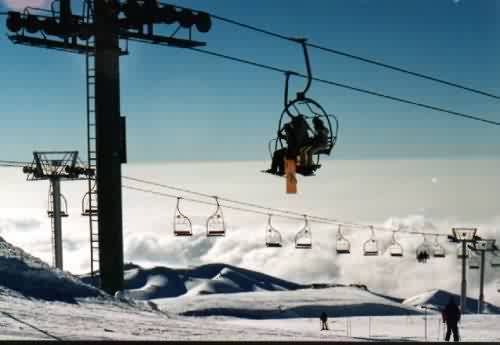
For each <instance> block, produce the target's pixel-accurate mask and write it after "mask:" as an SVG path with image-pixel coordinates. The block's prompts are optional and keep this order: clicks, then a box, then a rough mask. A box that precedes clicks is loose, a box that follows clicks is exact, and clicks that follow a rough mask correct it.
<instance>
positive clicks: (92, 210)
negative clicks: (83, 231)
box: [82, 192, 97, 217]
mask: <svg viewBox="0 0 500 345" xmlns="http://www.w3.org/2000/svg"><path fill="white" fill-rule="evenodd" d="M92 197H94V198H96V197H97V193H94V192H87V193H85V195H84V196H83V198H82V216H87V217H88V216H91V215H97V200H95V199H94V200H91V198H92Z"/></svg>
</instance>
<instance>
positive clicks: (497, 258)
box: [490, 251, 500, 269]
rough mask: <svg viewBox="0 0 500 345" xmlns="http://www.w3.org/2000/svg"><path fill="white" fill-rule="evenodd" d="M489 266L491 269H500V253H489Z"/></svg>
mask: <svg viewBox="0 0 500 345" xmlns="http://www.w3.org/2000/svg"><path fill="white" fill-rule="evenodd" d="M490 265H491V267H494V268H498V269H500V252H498V251H494V252H492V253H491V260H490Z"/></svg>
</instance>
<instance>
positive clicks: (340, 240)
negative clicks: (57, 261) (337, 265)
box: [336, 225, 351, 254]
mask: <svg viewBox="0 0 500 345" xmlns="http://www.w3.org/2000/svg"><path fill="white" fill-rule="evenodd" d="M336 249H337V254H350V253H351V243H350V242H349V241H348V240H347V239H346V238H345V237H344V235H343V234H342V229H341V225H339V229H338V230H337V247H336Z"/></svg>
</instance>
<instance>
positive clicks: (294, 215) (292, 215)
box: [0, 160, 448, 237]
mask: <svg viewBox="0 0 500 345" xmlns="http://www.w3.org/2000/svg"><path fill="white" fill-rule="evenodd" d="M29 164H31V163H30V162H23V161H9V160H0V167H2V166H7V167H16V168H19V167H23V166H25V165H29ZM122 177H123V179H126V180H130V181H135V182H140V183H144V184H149V185H153V186H156V187H162V188H166V189H171V190H175V191H178V192H183V193H188V194H193V195H197V196H200V197H204V198H210V199H213V198H214V197H215V198H217V200H219V201H225V202H229V203H232V204H239V205H242V206H246V207H251V208H256V209H260V210H262V211H257V210H253V209H248V208H243V207H236V206H231V205H227V204H224V205H222V204H221V207H224V208H228V209H233V210H236V211H242V212H248V213H254V214H259V215H265V216H269V214H272V215H273V216H276V217H281V218H288V219H292V220H303V219H304V215H306V216H307V217H308V219H310V220H311V221H313V222H315V223H318V224H325V225H341V226H343V227H347V228H350V229H356V228H359V229H366V228H373V229H374V230H377V231H384V232H389V231H390V232H393V231H394V229H391V228H386V227H375V226H373V225H366V224H359V223H353V222H346V221H341V220H337V219H332V218H326V217H320V216H313V215H307V214H304V213H303V212H295V211H290V210H284V209H277V208H272V207H267V206H263V205H259V204H255V203H250V202H244V201H238V200H232V199H229V198H223V197H220V196H214V195H209V194H205V193H200V192H196V191H192V190H189V189H185V188H179V187H174V186H169V185H166V184H162V183H158V182H153V181H148V180H144V179H139V178H136V177H130V176H122ZM123 188H126V189H131V190H136V191H141V192H144V193H150V194H156V195H160V196H164V197H169V198H175V199H178V198H180V199H183V200H187V201H191V202H195V203H201V204H206V205H213V201H212V202H211V201H203V200H197V199H190V198H185V197H179V196H178V195H173V194H168V193H164V192H158V191H154V190H147V189H143V188H138V187H133V186H126V185H124V186H123ZM398 232H399V233H405V234H410V235H429V236H439V237H447V236H448V235H446V234H441V233H430V232H425V233H424V232H421V231H408V230H398Z"/></svg>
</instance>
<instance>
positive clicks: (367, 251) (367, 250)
mask: <svg viewBox="0 0 500 345" xmlns="http://www.w3.org/2000/svg"><path fill="white" fill-rule="evenodd" d="M370 230H371V237H370V239H369V240H368V241H366V242H365V243H364V244H363V255H364V256H377V255H378V254H379V253H378V242H377V240H376V239H375V231H374V230H373V227H372V226H370Z"/></svg>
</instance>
